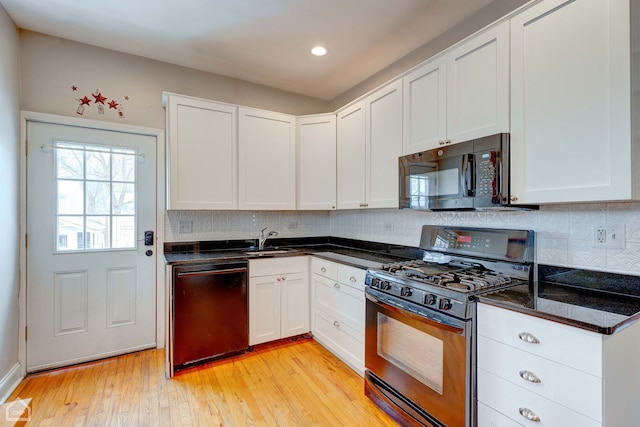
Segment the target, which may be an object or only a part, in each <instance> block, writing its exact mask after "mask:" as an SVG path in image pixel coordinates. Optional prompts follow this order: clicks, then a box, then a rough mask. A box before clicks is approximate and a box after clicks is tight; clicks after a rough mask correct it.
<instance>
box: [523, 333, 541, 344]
mask: <svg viewBox="0 0 640 427" xmlns="http://www.w3.org/2000/svg"><path fill="white" fill-rule="evenodd" d="M518 338H520V339H521V340H522V341H524V342H528V343H530V344H540V340H539V339H538V338H536V337H535V336H534V335H533V334H530V333H529V332H520V333H519V334H518Z"/></svg>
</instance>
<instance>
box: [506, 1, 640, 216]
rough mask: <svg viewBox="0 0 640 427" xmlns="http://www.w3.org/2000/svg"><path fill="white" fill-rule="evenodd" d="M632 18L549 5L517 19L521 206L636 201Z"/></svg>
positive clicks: (514, 103) (516, 152) (515, 134)
mask: <svg viewBox="0 0 640 427" xmlns="http://www.w3.org/2000/svg"><path fill="white" fill-rule="evenodd" d="M634 15H635V17H633V19H632V17H631V15H630V1H629V0H609V1H603V0H580V1H566V0H549V1H544V2H542V3H539V4H537V5H535V6H533V7H531V8H530V9H527V10H525V11H524V12H522V13H521V14H519V15H517V16H515V17H513V18H512V20H511V97H512V98H511V151H512V157H511V159H512V166H511V171H512V172H511V185H512V191H511V193H512V195H513V196H514V197H517V201H515V203H524V204H526V203H554V202H585V201H608V200H629V199H637V198H638V196H640V194H639V191H638V181H639V179H638V178H640V177H638V176H637V175H636V176H634V174H637V173H638V172H636V171H637V170H638V167H637V166H636V167H635V168H634V165H638V164H640V162H639V161H638V160H639V156H640V154H638V149H637V145H638V142H637V141H638V138H637V137H633V136H632V133H631V132H632V129H631V117H636V118H637V117H638V116H637V112H636V113H635V114H634V113H633V110H632V109H633V108H634V107H635V106H636V105H637V92H636V95H635V98H636V99H633V98H632V97H631V93H632V91H631V75H632V73H631V69H632V66H633V67H634V69H635V71H634V75H636V76H637V75H638V73H637V66H638V61H640V57H638V50H637V45H636V44H637V39H638V35H637V34H634V35H633V37H632V33H631V31H630V22H637V21H638V16H637V15H638V11H637V10H635V11H634ZM631 42H633V43H634V50H632V49H631V45H630V43H631ZM632 51H633V52H635V53H634V55H635V59H634V63H633V64H632V63H631V52H632ZM636 133H637V132H636ZM634 141H635V142H634ZM634 169H635V171H634ZM634 183H635V186H634Z"/></svg>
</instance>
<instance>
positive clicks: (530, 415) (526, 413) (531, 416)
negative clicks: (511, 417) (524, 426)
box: [518, 408, 540, 423]
mask: <svg viewBox="0 0 640 427" xmlns="http://www.w3.org/2000/svg"><path fill="white" fill-rule="evenodd" d="M518 412H520V415H522V416H523V417H524V418H526V419H528V420H529V421H533V422H536V423H539V422H540V417H539V416H537V415H536V413H535V412H533V411H532V410H531V409H529V408H519V409H518Z"/></svg>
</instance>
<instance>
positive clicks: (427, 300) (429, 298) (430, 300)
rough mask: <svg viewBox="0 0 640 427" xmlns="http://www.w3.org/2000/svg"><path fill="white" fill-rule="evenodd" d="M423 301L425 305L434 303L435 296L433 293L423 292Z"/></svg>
mask: <svg viewBox="0 0 640 427" xmlns="http://www.w3.org/2000/svg"><path fill="white" fill-rule="evenodd" d="M424 303H425V304H426V305H433V304H435V303H436V296H435V295H433V294H425V295H424Z"/></svg>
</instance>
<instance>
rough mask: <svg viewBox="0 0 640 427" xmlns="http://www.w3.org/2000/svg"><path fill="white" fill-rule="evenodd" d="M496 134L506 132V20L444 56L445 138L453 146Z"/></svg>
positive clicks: (507, 101)
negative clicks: (445, 72)
mask: <svg viewBox="0 0 640 427" xmlns="http://www.w3.org/2000/svg"><path fill="white" fill-rule="evenodd" d="M565 31H566V28H565ZM499 132H509V22H507V21H505V22H503V23H501V24H499V25H497V26H495V27H493V28H491V29H489V30H487V31H485V32H483V33H481V34H479V35H477V36H475V37H473V38H472V39H470V40H468V41H466V42H464V43H462V44H461V45H460V46H458V47H457V48H455V49H454V50H452V51H451V52H449V53H448V54H447V137H448V139H449V140H450V141H451V142H452V143H456V142H461V141H467V140H469V139H474V138H479V137H483V136H488V135H493V134H495V133H499Z"/></svg>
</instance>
